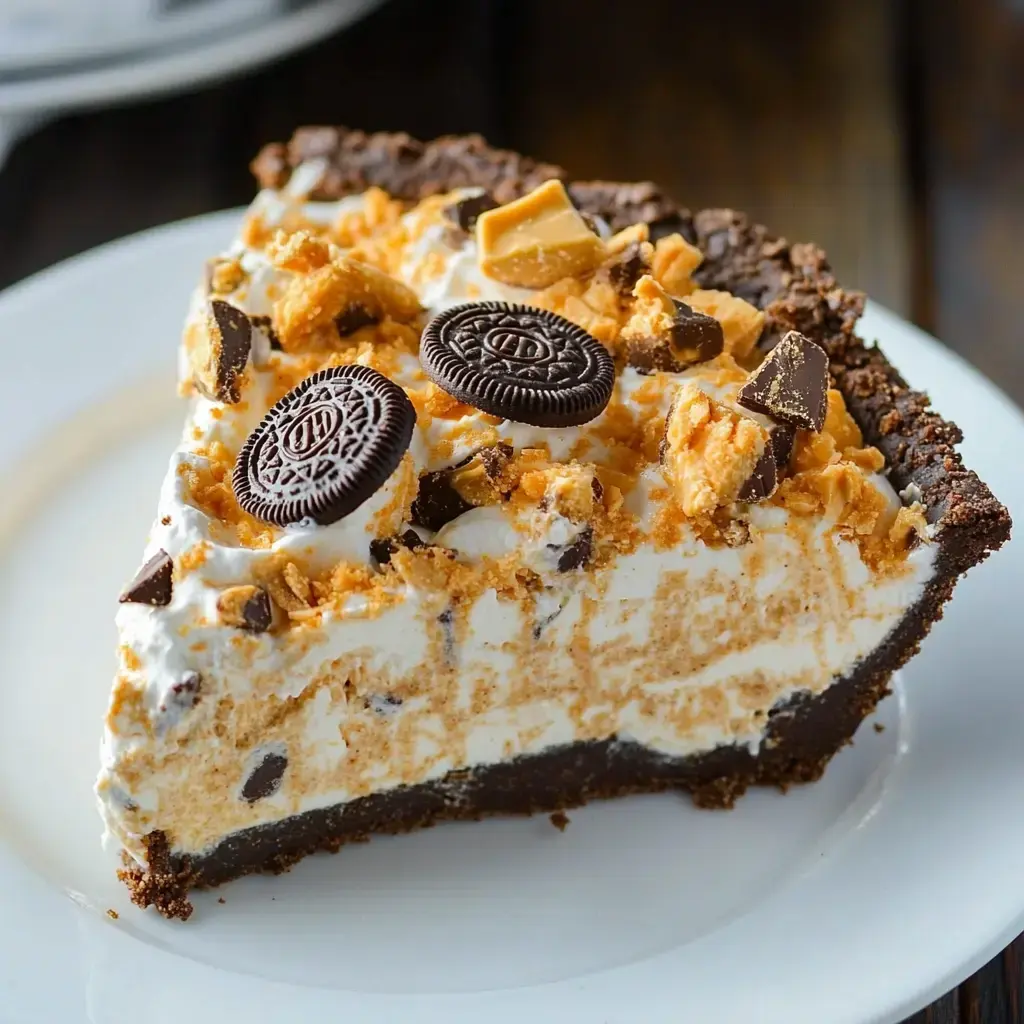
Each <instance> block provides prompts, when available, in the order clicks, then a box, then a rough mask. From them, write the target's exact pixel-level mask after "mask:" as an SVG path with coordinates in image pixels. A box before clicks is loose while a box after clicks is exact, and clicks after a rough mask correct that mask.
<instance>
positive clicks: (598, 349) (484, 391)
mask: <svg viewBox="0 0 1024 1024" xmlns="http://www.w3.org/2000/svg"><path fill="white" fill-rule="evenodd" d="M420 360H421V362H422V363H423V369H424V371H425V372H426V374H427V376H428V377H430V379H431V380H433V382H434V383H435V384H437V386H438V387H439V388H441V389H442V390H444V391H446V392H448V394H450V395H452V396H453V397H455V398H457V399H458V400H459V401H460V402H466V403H467V404H469V405H473V406H475V407H476V408H478V409H481V410H483V411H484V412H487V413H490V414H491V415H492V416H501V417H502V418H503V419H509V420H514V421H516V422H518V423H531V424H533V425H534V426H538V427H568V426H574V425H577V424H580V423H586V422H588V421H589V420H592V419H593V418H594V417H595V416H598V415H599V414H600V413H601V412H602V411H603V410H604V407H605V406H606V405H607V404H608V402H609V400H610V399H611V396H612V389H613V388H614V386H615V364H614V363H613V362H612V358H611V356H610V355H609V354H608V350H607V349H606V348H605V347H604V346H603V345H602V344H601V343H600V342H599V341H597V340H596V339H595V338H592V337H591V336H590V335H589V334H588V333H587V332H586V331H585V330H583V328H581V327H577V326H576V324H574V323H572V321H570V320H566V319H565V318H564V317H561V316H558V315H557V314H555V313H550V312H548V311H547V310H543V309H534V308H532V307H530V306H521V305H517V304H509V303H504V302H471V303H467V304H465V305H462V306H454V307H453V308H451V309H448V310H445V311H444V312H442V313H439V314H438V315H437V316H435V317H434V319H433V320H431V321H430V323H429V324H427V327H426V330H425V331H424V332H423V339H422V341H421V343H420Z"/></svg>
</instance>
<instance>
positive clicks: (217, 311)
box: [192, 299, 252, 405]
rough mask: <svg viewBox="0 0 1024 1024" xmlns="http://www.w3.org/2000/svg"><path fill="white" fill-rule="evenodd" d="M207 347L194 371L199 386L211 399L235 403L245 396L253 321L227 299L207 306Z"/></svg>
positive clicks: (215, 301) (218, 300)
mask: <svg viewBox="0 0 1024 1024" xmlns="http://www.w3.org/2000/svg"><path fill="white" fill-rule="evenodd" d="M206 332H207V337H206V342H207V350H206V351H205V352H203V353H202V354H201V355H199V363H200V365H199V366H198V367H197V369H196V372H195V374H194V375H193V378H192V379H193V381H194V382H195V385H196V387H197V388H198V389H199V390H200V391H201V392H202V393H203V394H204V395H205V396H206V397H207V398H209V399H211V400H212V401H215V402H225V403H226V404H228V405H234V404H236V403H237V402H239V401H241V398H242V373H243V372H244V370H245V364H246V363H247V362H248V361H249V352H250V351H251V349H252V323H251V321H250V320H249V318H248V317H247V316H246V315H245V314H244V313H243V312H242V311H241V310H240V309H236V308H235V307H234V306H232V305H231V303H230V302H225V301H224V300H223V299H211V300H210V302H209V304H208V306H207V321H206Z"/></svg>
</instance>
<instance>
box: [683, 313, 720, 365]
mask: <svg viewBox="0 0 1024 1024" xmlns="http://www.w3.org/2000/svg"><path fill="white" fill-rule="evenodd" d="M674 301H675V304H676V315H675V317H674V318H673V320H672V328H671V333H672V349H673V353H674V355H675V358H676V361H677V362H679V363H682V364H683V366H693V365H695V364H696V363H706V362H707V361H708V360H709V359H714V358H715V356H717V355H721V352H722V349H723V348H724V347H725V335H724V334H723V333H722V325H721V324H720V323H719V322H718V321H717V320H716V319H715V318H714V317H713V316H708V315H707V313H699V312H697V310H695V309H691V307H689V306H688V305H687V304H686V303H685V302H680V301H679V300H678V299H676V300H674Z"/></svg>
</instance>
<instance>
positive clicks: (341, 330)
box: [334, 303, 380, 338]
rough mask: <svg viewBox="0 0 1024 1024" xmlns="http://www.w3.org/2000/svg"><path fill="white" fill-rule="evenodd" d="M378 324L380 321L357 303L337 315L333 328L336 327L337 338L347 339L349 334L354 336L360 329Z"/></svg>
mask: <svg viewBox="0 0 1024 1024" xmlns="http://www.w3.org/2000/svg"><path fill="white" fill-rule="evenodd" d="M379 322H380V320H379V318H378V317H377V316H375V315H374V314H373V313H371V312H370V311H369V310H368V309H367V308H366V307H365V306H362V305H360V304H359V303H355V304H353V305H351V306H349V307H348V309H346V310H345V311H344V312H342V313H339V314H338V315H337V316H336V317H335V318H334V326H335V327H337V329H338V336H339V337H341V338H347V337H348V336H349V335H350V334H355V333H356V331H358V330H359V329H360V328H361V327H372V326H373V324H376V323H379Z"/></svg>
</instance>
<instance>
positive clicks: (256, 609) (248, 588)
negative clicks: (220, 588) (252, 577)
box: [217, 583, 274, 633]
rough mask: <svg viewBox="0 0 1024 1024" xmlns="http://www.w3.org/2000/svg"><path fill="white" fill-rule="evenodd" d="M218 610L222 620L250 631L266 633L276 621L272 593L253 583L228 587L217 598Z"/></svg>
mask: <svg viewBox="0 0 1024 1024" xmlns="http://www.w3.org/2000/svg"><path fill="white" fill-rule="evenodd" d="M217 610H218V611H219V612H220V617H221V621H222V622H224V623H225V624H227V625H228V626H235V627H236V628H238V629H246V630H248V631H249V632H250V633H265V632H266V631H267V630H268V629H270V627H271V625H272V623H273V621H274V612H273V607H272V606H271V603H270V595H269V594H268V593H267V591H266V590H264V589H263V588H262V587H257V586H255V585H254V584H251V583H245V584H242V585H241V586H238V587H228V588H227V590H225V591H224V592H223V593H222V594H221V595H220V597H219V598H217Z"/></svg>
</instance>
